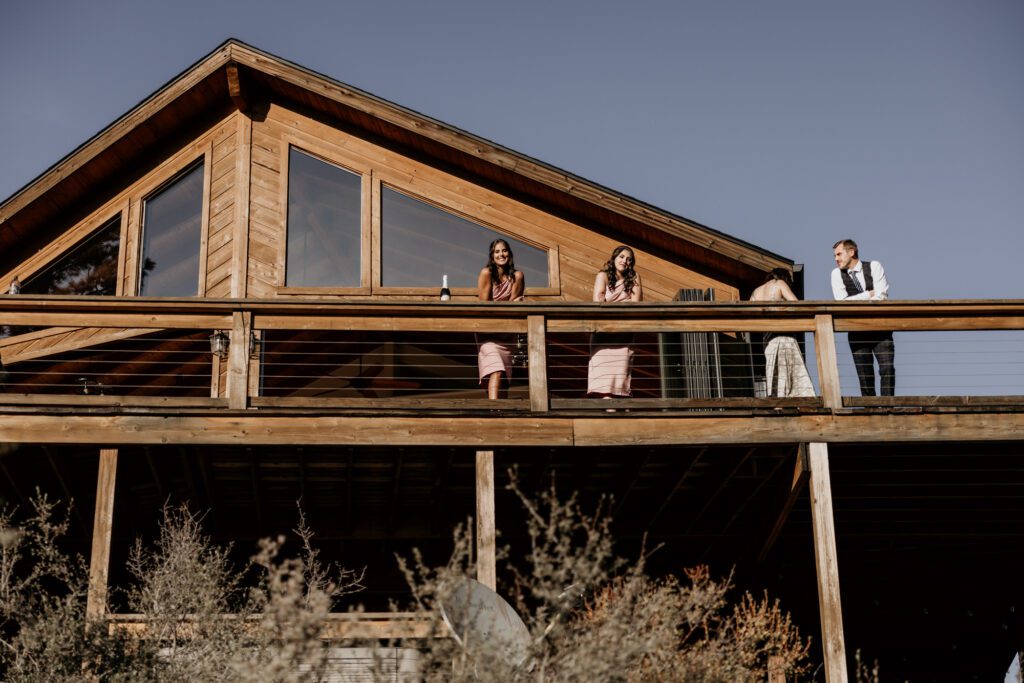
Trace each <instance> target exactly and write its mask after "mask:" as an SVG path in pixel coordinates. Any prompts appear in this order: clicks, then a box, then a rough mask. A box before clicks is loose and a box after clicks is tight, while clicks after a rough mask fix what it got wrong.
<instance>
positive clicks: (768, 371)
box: [750, 268, 815, 398]
mask: <svg viewBox="0 0 1024 683" xmlns="http://www.w3.org/2000/svg"><path fill="white" fill-rule="evenodd" d="M792 284H793V279H792V277H791V276H790V274H789V271H788V270H786V269H785V268H774V269H773V270H772V271H771V272H769V273H768V275H767V276H766V277H765V282H764V284H763V285H761V286H760V287H758V288H757V289H755V290H754V292H753V294H751V295H750V300H751V301H798V300H799V299H797V296H796V294H794V293H793V288H792ZM764 369H765V379H766V380H767V395H768V396H776V397H783V398H784V397H788V396H814V395H815V393H814V385H813V384H811V378H810V376H809V375H808V374H807V366H806V365H804V357H803V356H802V355H801V354H800V345H799V344H797V343H796V339H795V338H794V337H793V335H792V334H789V333H788V332H765V334H764Z"/></svg>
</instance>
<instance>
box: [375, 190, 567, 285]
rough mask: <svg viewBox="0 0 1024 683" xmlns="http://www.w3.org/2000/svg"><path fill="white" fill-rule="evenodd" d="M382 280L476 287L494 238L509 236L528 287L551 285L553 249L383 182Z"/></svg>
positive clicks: (388, 283)
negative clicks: (445, 280)
mask: <svg viewBox="0 0 1024 683" xmlns="http://www.w3.org/2000/svg"><path fill="white" fill-rule="evenodd" d="M380 232H381V237H380V250H381V252H380V260H381V285H382V286H384V287H409V288H413V287H437V286H439V285H440V283H441V276H442V275H443V274H447V275H448V283H449V285H450V286H451V287H453V288H474V289H475V288H476V286H477V276H478V275H479V273H480V269H481V268H483V267H484V266H485V265H486V264H487V253H488V252H487V248H488V245H490V243H491V241H492V240H495V239H498V238H501V239H504V240H505V241H506V242H508V245H509V247H510V248H511V250H512V253H513V255H514V257H515V265H516V269H518V270H521V271H523V274H524V275H525V276H526V285H527V287H548V282H549V278H548V254H547V252H545V251H544V250H543V249H538V248H537V247H535V246H532V245H529V244H527V243H526V242H523V241H522V240H517V239H514V238H512V237H509V236H508V235H506V234H504V233H500V232H498V231H496V230H492V229H490V228H487V227H484V226H483V225H480V224H479V223H475V222H473V221H470V220H467V219H465V218H462V217H460V216H456V215H455V214H453V213H449V212H447V211H444V210H442V209H439V208H437V207H436V206H433V205H432V204H428V203H426V202H424V201H421V200H419V199H415V198H413V197H410V196H409V195H407V194H403V193H402V192H398V191H397V190H394V189H392V188H390V187H383V188H381V228H380Z"/></svg>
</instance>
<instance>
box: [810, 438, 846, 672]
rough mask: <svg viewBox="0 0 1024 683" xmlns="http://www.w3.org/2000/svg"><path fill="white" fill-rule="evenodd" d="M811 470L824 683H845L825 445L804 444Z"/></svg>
mask: <svg viewBox="0 0 1024 683" xmlns="http://www.w3.org/2000/svg"><path fill="white" fill-rule="evenodd" d="M807 451H808V461H809V465H810V468H811V524H812V526H813V528H814V561H815V570H816V573H817V575H818V611H819V612H820V614H821V642H822V650H823V651H824V655H825V681H826V683H846V681H847V673H846V642H845V639H844V637H843V606H842V600H841V599H840V594H839V557H838V555H837V554H836V530H835V520H834V518H833V513H832V483H831V481H830V479H831V478H830V476H829V469H828V445H827V444H824V443H810V444H808V445H807Z"/></svg>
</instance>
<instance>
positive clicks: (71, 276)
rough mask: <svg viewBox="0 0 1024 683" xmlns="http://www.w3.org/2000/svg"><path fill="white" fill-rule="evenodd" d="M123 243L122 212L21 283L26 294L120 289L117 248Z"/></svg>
mask: <svg viewBox="0 0 1024 683" xmlns="http://www.w3.org/2000/svg"><path fill="white" fill-rule="evenodd" d="M120 246H121V216H120V214H118V216H117V217H116V218H114V219H113V220H111V221H110V222H109V223H107V224H105V225H104V226H103V227H102V228H100V229H99V230H97V231H96V232H94V233H93V234H91V235H89V237H87V238H86V239H85V240H83V241H82V242H81V243H80V244H79V245H78V246H76V247H75V248H74V249H72V250H71V251H70V252H68V253H67V254H65V255H64V256H62V257H61V258H60V260H58V261H56V262H55V263H54V264H53V265H51V266H49V267H48V268H46V269H44V270H42V271H40V272H38V273H36V274H35V275H33V276H32V277H31V278H29V279H28V280H27V281H26V282H24V283H23V284H22V286H21V291H22V293H24V294H82V295H96V296H114V294H116V293H117V252H118V249H119V248H120Z"/></svg>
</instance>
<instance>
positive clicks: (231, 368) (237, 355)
mask: <svg viewBox="0 0 1024 683" xmlns="http://www.w3.org/2000/svg"><path fill="white" fill-rule="evenodd" d="M251 334H252V312H251V311H235V313H234V315H233V316H232V325H231V345H230V346H229V347H228V406H229V407H230V408H248V407H249V345H250V344H251V342H250V340H249V338H250V335H251Z"/></svg>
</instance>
